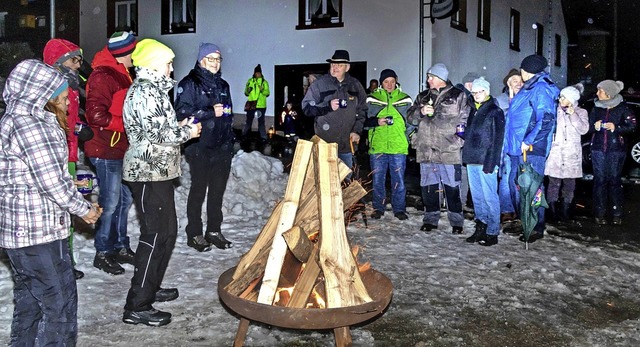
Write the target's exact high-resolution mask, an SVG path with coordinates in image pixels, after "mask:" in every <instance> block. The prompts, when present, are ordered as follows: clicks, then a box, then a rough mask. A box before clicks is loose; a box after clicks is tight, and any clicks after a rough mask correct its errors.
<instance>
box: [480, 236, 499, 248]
mask: <svg viewBox="0 0 640 347" xmlns="http://www.w3.org/2000/svg"><path fill="white" fill-rule="evenodd" d="M478 244H479V245H481V246H493V245H497V244H498V235H487V234H485V235H484V236H483V237H482V239H480V241H478Z"/></svg>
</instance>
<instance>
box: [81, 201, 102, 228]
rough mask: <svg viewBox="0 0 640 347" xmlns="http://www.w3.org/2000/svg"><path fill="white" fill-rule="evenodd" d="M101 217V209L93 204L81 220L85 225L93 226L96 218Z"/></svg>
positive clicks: (96, 204)
mask: <svg viewBox="0 0 640 347" xmlns="http://www.w3.org/2000/svg"><path fill="white" fill-rule="evenodd" d="M101 215H102V207H100V206H99V205H98V203H95V202H94V203H93V204H92V205H91V208H90V209H89V212H88V213H87V214H85V215H84V216H82V217H81V218H82V220H83V221H85V223H87V224H95V223H96V222H97V221H98V218H100V216H101Z"/></svg>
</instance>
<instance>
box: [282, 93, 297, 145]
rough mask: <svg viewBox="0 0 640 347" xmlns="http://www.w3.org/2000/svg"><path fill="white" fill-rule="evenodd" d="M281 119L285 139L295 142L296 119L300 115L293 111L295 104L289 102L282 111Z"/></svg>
mask: <svg viewBox="0 0 640 347" xmlns="http://www.w3.org/2000/svg"><path fill="white" fill-rule="evenodd" d="M280 117H281V118H280V121H281V122H282V127H283V130H284V137H286V138H287V140H289V141H293V139H294V138H295V136H296V119H297V118H298V113H297V112H296V111H295V110H294V109H293V103H292V102H291V101H287V104H286V105H285V106H284V109H282V115H281V116H280Z"/></svg>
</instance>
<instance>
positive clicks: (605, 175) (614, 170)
mask: <svg viewBox="0 0 640 347" xmlns="http://www.w3.org/2000/svg"><path fill="white" fill-rule="evenodd" d="M625 156H626V153H624V152H607V153H605V152H601V151H592V152H591V160H592V162H593V214H594V216H595V217H598V218H602V217H604V216H605V214H606V212H607V205H608V204H607V201H609V203H610V204H611V209H612V214H613V216H614V217H622V212H623V211H622V202H623V200H624V194H623V193H622V179H621V178H622V167H623V166H624V159H625Z"/></svg>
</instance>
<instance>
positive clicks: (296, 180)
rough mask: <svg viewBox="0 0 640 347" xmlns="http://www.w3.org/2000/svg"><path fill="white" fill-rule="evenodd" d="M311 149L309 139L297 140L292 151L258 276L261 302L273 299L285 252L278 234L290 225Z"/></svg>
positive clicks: (296, 206) (282, 241) (294, 214)
mask: <svg viewBox="0 0 640 347" xmlns="http://www.w3.org/2000/svg"><path fill="white" fill-rule="evenodd" d="M312 150H313V143H312V142H309V141H304V140H298V143H297V144H296V152H295V154H294V158H293V162H292V164H291V173H290V174H289V182H288V183H287V188H286V190H285V194H284V199H283V205H282V212H281V214H280V220H279V222H278V226H277V227H276V232H275V235H274V237H273V243H272V244H271V251H270V252H269V257H268V258H267V265H266V266H265V271H264V276H263V278H262V286H261V287H260V293H259V294H258V302H259V303H261V304H266V305H272V304H273V298H274V296H275V293H276V289H277V287H278V281H279V279H280V271H281V270H282V263H283V262H284V257H285V255H286V252H287V244H286V243H285V242H284V238H282V233H284V232H285V231H287V230H289V229H291V227H292V226H293V222H294V220H295V216H296V212H297V210H298V204H299V203H300V194H301V192H302V184H303V182H304V178H305V176H306V170H307V165H308V163H309V160H310V158H311V152H312Z"/></svg>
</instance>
